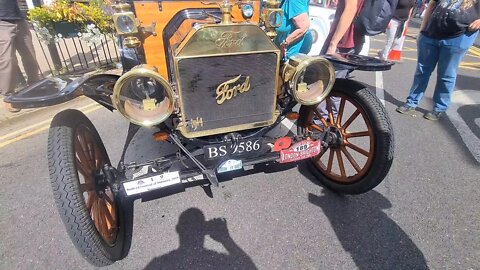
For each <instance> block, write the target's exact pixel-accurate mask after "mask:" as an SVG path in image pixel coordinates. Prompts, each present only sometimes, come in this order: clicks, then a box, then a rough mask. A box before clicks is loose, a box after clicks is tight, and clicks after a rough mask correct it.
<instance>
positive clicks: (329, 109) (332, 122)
mask: <svg viewBox="0 0 480 270" xmlns="http://www.w3.org/2000/svg"><path fill="white" fill-rule="evenodd" d="M326 101H327V110H328V119H329V120H330V124H331V125H333V124H334V123H335V120H334V119H333V106H332V101H331V100H330V98H327V99H326Z"/></svg>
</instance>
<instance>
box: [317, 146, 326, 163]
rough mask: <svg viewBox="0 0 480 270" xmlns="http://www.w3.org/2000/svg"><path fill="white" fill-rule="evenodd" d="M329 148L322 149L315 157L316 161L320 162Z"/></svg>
mask: <svg viewBox="0 0 480 270" xmlns="http://www.w3.org/2000/svg"><path fill="white" fill-rule="evenodd" d="M327 150H328V148H324V149H322V151H321V152H320V154H318V155H317V156H316V157H315V158H314V160H315V162H318V161H319V160H320V158H322V156H323V155H324V154H325V153H326V152H327Z"/></svg>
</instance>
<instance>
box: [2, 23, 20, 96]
mask: <svg viewBox="0 0 480 270" xmlns="http://www.w3.org/2000/svg"><path fill="white" fill-rule="evenodd" d="M16 28H17V26H16V24H15V23H10V22H6V21H1V20H0V92H1V94H2V95H9V94H11V93H12V92H13V90H14V88H15V82H16V77H15V70H16V69H15V67H16V66H17V63H16V57H15V47H14V45H15V44H14V42H15V41H14V39H15V32H16Z"/></svg>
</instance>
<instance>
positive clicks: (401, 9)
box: [393, 0, 415, 21]
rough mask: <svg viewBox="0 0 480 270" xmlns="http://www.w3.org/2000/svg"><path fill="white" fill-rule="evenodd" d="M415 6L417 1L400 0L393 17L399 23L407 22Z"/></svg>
mask: <svg viewBox="0 0 480 270" xmlns="http://www.w3.org/2000/svg"><path fill="white" fill-rule="evenodd" d="M413 5H415V0H399V1H398V5H397V8H396V9H395V13H393V17H394V18H395V19H397V20H399V21H406V20H407V19H408V15H409V13H410V9H412V7H413Z"/></svg>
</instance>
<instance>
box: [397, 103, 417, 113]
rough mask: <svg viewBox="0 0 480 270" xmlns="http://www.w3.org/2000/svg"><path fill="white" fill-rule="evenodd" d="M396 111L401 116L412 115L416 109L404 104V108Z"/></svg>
mask: <svg viewBox="0 0 480 270" xmlns="http://www.w3.org/2000/svg"><path fill="white" fill-rule="evenodd" d="M396 111H397V112H399V113H401V114H410V113H412V112H414V111H415V107H411V106H408V105H407V104H403V105H402V106H398V108H397V109H396Z"/></svg>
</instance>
